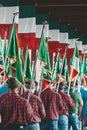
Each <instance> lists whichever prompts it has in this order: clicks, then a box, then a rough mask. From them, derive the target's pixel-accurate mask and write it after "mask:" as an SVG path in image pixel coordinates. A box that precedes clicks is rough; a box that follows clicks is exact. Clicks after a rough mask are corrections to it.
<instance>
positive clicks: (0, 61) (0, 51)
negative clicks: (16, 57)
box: [0, 38, 5, 72]
mask: <svg viewBox="0 0 87 130" xmlns="http://www.w3.org/2000/svg"><path fill="white" fill-rule="evenodd" d="M3 53H4V52H3V47H2V39H1V38H0V72H2V71H4V67H5V65H4V55H3Z"/></svg>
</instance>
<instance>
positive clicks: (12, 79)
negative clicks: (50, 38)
mask: <svg viewBox="0 0 87 130" xmlns="http://www.w3.org/2000/svg"><path fill="white" fill-rule="evenodd" d="M6 83H7V85H8V88H10V89H12V90H14V89H15V88H18V87H20V86H21V83H20V82H19V81H18V80H17V78H15V77H9V78H8V79H7V81H6Z"/></svg>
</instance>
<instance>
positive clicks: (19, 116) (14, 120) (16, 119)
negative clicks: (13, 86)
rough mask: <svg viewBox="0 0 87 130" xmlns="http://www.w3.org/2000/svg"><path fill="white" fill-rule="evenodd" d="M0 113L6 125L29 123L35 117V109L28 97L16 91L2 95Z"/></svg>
mask: <svg viewBox="0 0 87 130" xmlns="http://www.w3.org/2000/svg"><path fill="white" fill-rule="evenodd" d="M0 114H1V116H2V123H3V124H4V127H7V126H8V125H13V124H15V125H16V124H17V125H27V124H28V123H30V120H31V119H32V118H33V110H32V108H31V105H30V104H29V103H28V102H27V100H26V99H24V98H22V97H20V96H19V95H18V94H16V93H14V92H8V93H6V94H3V95H2V96H1V97H0Z"/></svg>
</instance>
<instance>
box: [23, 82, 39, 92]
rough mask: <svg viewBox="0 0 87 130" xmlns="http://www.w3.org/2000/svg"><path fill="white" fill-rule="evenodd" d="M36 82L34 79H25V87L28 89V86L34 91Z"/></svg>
mask: <svg viewBox="0 0 87 130" xmlns="http://www.w3.org/2000/svg"><path fill="white" fill-rule="evenodd" d="M37 84H38V83H37V82H36V81H34V80H27V81H25V87H26V88H27V89H30V87H31V90H32V91H34V90H35V89H36V86H37Z"/></svg>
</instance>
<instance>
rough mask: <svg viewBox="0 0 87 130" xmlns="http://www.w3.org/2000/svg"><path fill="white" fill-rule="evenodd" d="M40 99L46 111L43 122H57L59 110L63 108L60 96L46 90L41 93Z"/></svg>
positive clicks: (50, 90)
mask: <svg viewBox="0 0 87 130" xmlns="http://www.w3.org/2000/svg"><path fill="white" fill-rule="evenodd" d="M41 99H42V101H43V103H44V106H45V110H46V117H45V120H58V115H59V114H58V113H59V110H60V109H62V108H63V104H62V99H61V96H60V95H59V94H58V93H56V92H54V91H53V90H52V89H50V88H47V89H46V90H44V91H43V92H42V93H41Z"/></svg>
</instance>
